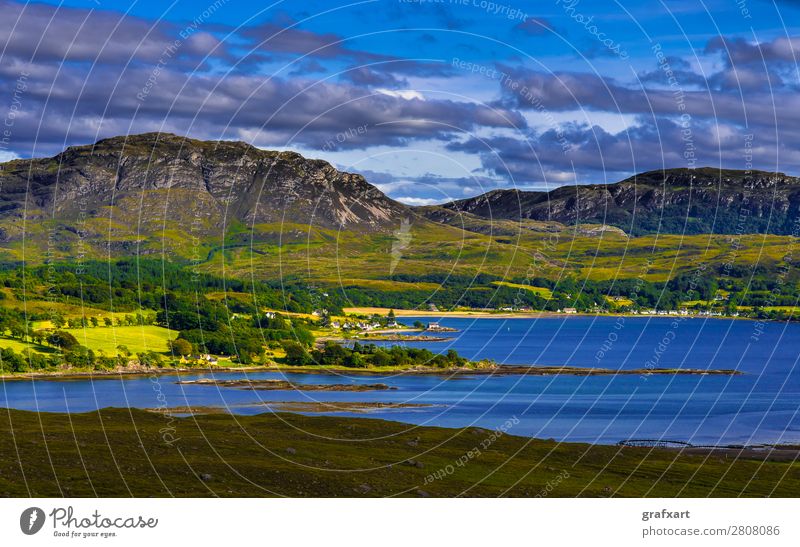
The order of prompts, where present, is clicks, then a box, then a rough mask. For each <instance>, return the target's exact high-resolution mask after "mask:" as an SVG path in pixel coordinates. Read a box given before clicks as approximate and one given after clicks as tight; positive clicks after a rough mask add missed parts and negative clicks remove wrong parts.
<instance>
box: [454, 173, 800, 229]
mask: <svg viewBox="0 0 800 547" xmlns="http://www.w3.org/2000/svg"><path fill="white" fill-rule="evenodd" d="M442 207H444V208H445V209H449V210H451V211H457V212H464V213H469V214H471V215H477V216H480V217H483V218H486V219H505V220H519V219H529V220H534V221H540V222H548V221H556V222H561V223H565V224H585V223H589V224H606V225H612V226H616V227H619V228H621V229H622V230H624V231H625V232H627V233H629V234H631V235H634V236H635V235H642V234H649V233H673V234H681V233H686V234H700V233H717V234H745V233H771V234H779V235H789V234H792V233H794V234H795V235H796V234H797V233H798V231H800V230H798V227H797V226H795V223H796V222H798V220H800V179H798V178H797V177H790V176H787V175H785V174H783V173H768V172H764V171H733V170H719V169H714V168H710V167H706V168H699V169H666V170H661V171H650V172H647V173H642V174H639V175H635V176H633V177H631V178H628V179H625V180H623V181H620V182H617V183H615V184H592V185H586V186H564V187H561V188H557V189H555V190H552V191H550V192H527V191H520V190H493V191H491V192H488V193H486V194H483V195H480V196H477V197H473V198H468V199H462V200H458V201H453V202H451V203H448V204H445V205H443V206H442Z"/></svg>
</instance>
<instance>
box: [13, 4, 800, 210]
mask: <svg viewBox="0 0 800 547" xmlns="http://www.w3.org/2000/svg"><path fill="white" fill-rule="evenodd" d="M256 4H258V5H256ZM0 13H2V18H0V45H2V49H0V85H1V86H2V93H0V108H1V109H2V110H0V116H2V117H3V118H4V120H3V122H2V123H3V128H2V131H1V132H0V138H1V139H2V140H1V141H0V160H7V159H12V158H15V157H32V156H34V157H36V156H46V155H53V154H55V153H57V152H59V151H61V150H62V149H63V148H65V147H66V146H69V145H74V144H86V143H91V142H94V141H96V140H98V139H100V138H103V137H109V136H114V135H124V134H131V133H140V132H145V131H168V132H174V133H178V134H181V135H188V136H191V137H195V138H202V139H233V140H244V141H247V142H250V143H252V144H254V145H256V146H259V147H262V148H269V149H293V150H297V151H299V152H301V153H302V154H304V155H306V156H309V157H319V158H323V159H326V160H328V161H330V162H331V163H333V164H334V165H336V166H338V167H340V168H343V169H347V170H350V171H358V172H361V173H364V174H365V176H367V178H368V180H370V181H371V182H373V183H374V184H376V185H378V186H379V187H380V188H381V189H383V190H384V191H385V192H387V193H388V194H389V195H391V196H392V197H394V198H396V199H400V200H401V201H405V202H407V203H412V204H418V203H432V202H440V201H446V200H448V199H454V198H462V197H466V196H471V195H476V194H479V193H482V192H485V191H487V190H491V189H494V188H498V187H517V188H523V189H542V188H549V187H555V186H559V185H564V184H586V183H603V182H614V181H616V180H619V179H621V178H624V177H626V176H629V175H630V174H632V173H634V172H640V171H646V170H651V169H660V168H664V167H700V166H707V165H710V166H715V167H723V168H729V169H764V170H769V171H782V172H786V173H789V174H795V175H800V146H798V143H800V94H799V93H798V87H799V86H798V84H800V65H798V58H800V2H796V1H783V2H773V1H767V0H739V1H738V2H737V1H735V0H692V1H688V0H685V1H684V0H671V1H659V0H655V1H653V2H642V1H636V2H634V1H632V0H624V1H623V0H616V1H590V0H541V1H537V2H533V1H526V2H523V1H519V0H512V1H510V2H505V0H492V1H489V0H438V1H437V0H367V1H353V2H346V1H336V0H330V1H319V2H316V1H304V2H283V1H275V2H274V3H271V4H270V3H269V2H258V3H255V2H250V1H244V0H193V1H185V0H175V1H174V2H171V0H160V1H155V0H140V1H138V2H130V1H121V0H65V1H62V2H38V3H36V2H30V3H25V2H14V1H5V0H0Z"/></svg>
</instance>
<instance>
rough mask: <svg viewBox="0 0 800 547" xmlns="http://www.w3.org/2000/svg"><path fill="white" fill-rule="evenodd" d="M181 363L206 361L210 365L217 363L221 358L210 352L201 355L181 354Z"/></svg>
mask: <svg viewBox="0 0 800 547" xmlns="http://www.w3.org/2000/svg"><path fill="white" fill-rule="evenodd" d="M180 362H181V363H197V362H201V363H206V364H208V365H216V364H217V363H218V362H219V360H218V359H217V358H216V357H214V356H213V355H211V354H209V353H201V354H200V355H185V356H184V355H181V361H180Z"/></svg>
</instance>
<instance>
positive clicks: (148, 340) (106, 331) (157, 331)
mask: <svg viewBox="0 0 800 547" xmlns="http://www.w3.org/2000/svg"><path fill="white" fill-rule="evenodd" d="M64 330H65V331H67V332H70V333H72V335H73V336H75V338H77V339H78V342H79V343H80V344H81V345H84V346H86V347H87V348H89V349H91V350H94V351H98V350H103V351H104V352H105V353H106V355H116V354H117V353H118V352H117V346H119V345H124V346H127V347H128V350H129V351H130V352H131V353H139V352H144V351H156V352H159V353H165V352H166V351H167V340H174V339H175V338H177V337H178V331H175V330H170V329H165V328H164V327H157V326H154V325H145V326H134V327H87V328H85V329H64ZM9 347H10V348H13V349H14V351H17V352H20V351H22V350H24V349H26V348H31V349H33V350H34V351H38V352H40V353H51V352H52V351H53V349H52V348H50V347H48V346H40V345H37V344H33V343H31V342H20V341H19V340H13V339H11V338H8V337H0V348H9Z"/></svg>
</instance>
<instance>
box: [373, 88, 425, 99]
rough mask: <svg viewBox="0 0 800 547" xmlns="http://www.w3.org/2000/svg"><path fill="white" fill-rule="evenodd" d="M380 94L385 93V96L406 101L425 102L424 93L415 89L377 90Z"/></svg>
mask: <svg viewBox="0 0 800 547" xmlns="http://www.w3.org/2000/svg"><path fill="white" fill-rule="evenodd" d="M375 91H377V92H378V93H383V94H384V95H389V96H390V97H397V98H399V99H405V100H407V101H410V100H412V99H419V100H420V101H424V100H425V97H423V96H422V93H420V92H419V91H414V90H413V89H398V90H393V89H383V88H382V87H381V88H377V89H375Z"/></svg>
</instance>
